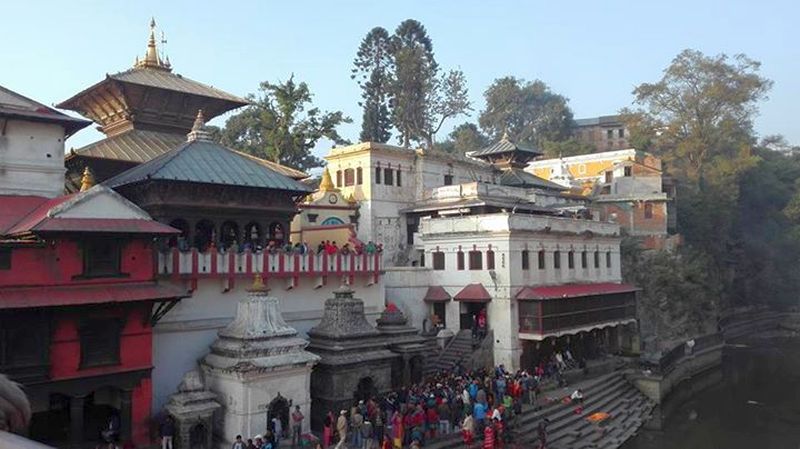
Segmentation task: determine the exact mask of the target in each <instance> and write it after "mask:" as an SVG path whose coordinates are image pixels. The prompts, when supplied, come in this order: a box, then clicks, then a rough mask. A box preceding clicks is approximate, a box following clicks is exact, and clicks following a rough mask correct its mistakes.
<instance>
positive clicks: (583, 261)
mask: <svg viewBox="0 0 800 449" xmlns="http://www.w3.org/2000/svg"><path fill="white" fill-rule="evenodd" d="M587 265H589V263H588V261H587V257H586V251H582V252H581V268H586V266H587Z"/></svg>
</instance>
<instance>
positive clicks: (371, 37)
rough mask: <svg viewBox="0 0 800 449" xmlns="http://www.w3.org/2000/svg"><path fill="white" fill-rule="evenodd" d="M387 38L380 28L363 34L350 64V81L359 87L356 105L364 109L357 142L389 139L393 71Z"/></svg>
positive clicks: (389, 39) (385, 32)
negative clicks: (364, 35) (358, 99)
mask: <svg viewBox="0 0 800 449" xmlns="http://www.w3.org/2000/svg"><path fill="white" fill-rule="evenodd" d="M391 50H392V49H391V38H390V37H389V33H388V32H387V31H386V30H385V29H384V28H382V27H375V28H373V29H372V30H370V32H369V33H367V35H366V37H364V40H362V41H361V45H360V46H359V47H358V52H357V53H356V58H355V60H354V61H353V70H352V75H351V78H353V79H355V80H356V81H357V82H358V87H360V88H361V99H362V101H361V102H360V103H359V106H361V107H362V108H363V109H364V114H363V119H362V121H361V134H360V135H359V139H360V140H361V141H364V142H367V141H370V142H380V143H385V142H387V141H388V140H389V138H390V137H391V128H392V122H391V118H390V115H389V100H390V89H391V83H392V74H393V72H394V59H393V57H392V53H391Z"/></svg>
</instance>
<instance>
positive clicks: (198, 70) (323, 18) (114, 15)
mask: <svg viewBox="0 0 800 449" xmlns="http://www.w3.org/2000/svg"><path fill="white" fill-rule="evenodd" d="M2 16H3V19H4V20H3V25H2V27H0V36H2V41H3V46H2V47H1V48H0V85H3V86H5V87H7V88H10V89H12V90H15V91H17V92H20V93H22V94H24V95H27V96H30V97H33V98H34V99H36V100H38V101H41V102H43V103H46V104H54V103H57V102H59V101H62V100H65V99H67V98H69V97H70V96H72V95H73V94H75V93H77V92H79V91H80V90H82V89H84V88H86V87H88V86H90V85H91V84H94V83H95V82H97V81H100V80H101V79H102V78H103V77H104V76H105V74H106V73H114V72H118V71H122V70H125V69H128V68H129V67H130V66H131V65H132V63H133V60H134V57H135V56H137V55H142V54H143V53H144V49H145V44H146V38H147V33H148V23H149V21H150V17H151V16H155V18H156V21H157V22H158V26H159V28H160V29H162V30H164V32H165V33H166V38H167V40H168V43H167V45H166V51H167V54H168V55H169V57H170V59H171V61H172V64H173V67H174V68H175V71H176V72H177V73H180V74H182V75H185V76H187V77H189V78H192V79H195V80H197V81H201V82H204V83H206V84H211V85H213V86H216V87H218V88H221V89H223V90H226V91H228V92H231V93H234V94H238V95H242V96H244V95H245V94H247V93H250V92H254V91H255V90H256V89H257V87H258V83H259V82H260V81H263V80H270V81H276V80H284V79H286V78H288V77H289V76H290V75H291V74H292V73H294V74H295V77H296V79H298V80H302V81H306V82H308V84H309V85H310V87H311V90H312V92H313V93H314V95H315V103H316V105H318V106H319V107H321V108H323V109H328V110H333V109H341V110H343V111H344V112H345V113H346V114H348V115H349V116H350V117H352V118H353V120H354V122H353V124H351V125H347V126H345V127H344V128H343V129H342V131H343V135H344V136H345V137H347V138H349V139H351V140H356V139H357V138H358V131H359V127H360V122H361V111H360V109H359V107H358V104H357V102H358V99H359V90H358V88H357V86H356V85H355V82H354V81H352V80H351V79H350V69H351V65H352V60H353V57H354V55H355V51H356V49H357V47H358V45H359V42H360V41H361V39H362V38H363V36H364V35H365V34H366V33H367V32H368V31H369V30H370V29H371V28H372V27H374V26H383V27H385V28H387V29H388V30H389V31H390V32H391V31H393V30H394V28H395V27H396V26H397V25H398V24H399V23H400V22H401V21H402V20H404V19H407V18H415V19H417V20H419V21H421V22H422V23H423V24H424V25H425V27H426V28H427V29H428V33H429V34H430V36H431V38H432V39H433V44H434V51H435V53H436V57H437V60H438V61H439V63H440V65H441V66H442V67H443V68H445V69H447V68H460V69H461V70H463V71H464V73H465V75H466V77H467V79H468V82H469V90H470V96H471V97H472V99H473V105H474V107H475V110H476V111H478V110H480V109H481V108H482V107H483V98H482V94H483V91H484V90H485V89H486V87H487V86H488V85H489V84H490V83H491V82H492V80H494V79H495V78H498V77H501V76H505V75H514V76H517V77H521V78H525V79H535V78H539V79H542V80H544V81H545V82H546V83H548V84H549V85H550V86H551V87H552V89H553V90H554V91H555V92H558V93H561V94H563V95H565V96H567V97H568V98H569V99H570V106H571V107H572V110H573V111H574V113H575V117H576V118H580V117H590V116H596V115H605V114H613V113H615V112H616V111H617V110H618V109H619V108H621V107H623V106H627V105H629V104H630V102H631V99H632V96H631V90H632V89H633V87H634V86H635V85H637V84H639V83H641V82H650V81H655V80H657V79H658V78H659V77H660V75H661V72H662V70H663V69H664V68H665V67H666V66H667V65H668V64H669V62H670V60H671V59H672V58H673V57H674V56H675V55H676V54H678V53H679V52H680V51H681V50H682V49H684V48H694V49H698V50H701V51H703V52H706V53H708V54H716V53H721V52H724V53H728V54H734V53H745V54H747V55H748V56H750V57H752V58H754V59H756V60H758V61H761V62H762V64H763V65H762V74H763V75H764V76H766V77H768V78H770V79H772V80H774V82H775V85H774V88H773V89H772V91H771V92H770V95H769V97H770V98H769V100H767V101H766V102H764V103H763V104H761V115H760V116H759V117H758V119H757V122H756V129H757V131H758V133H759V134H760V135H762V136H764V135H768V134H783V135H785V136H786V137H787V138H788V139H789V141H790V142H791V143H794V144H800V128H799V127H798V126H797V123H798V120H797V119H798V117H800V45H798V44H800V39H798V31H797V30H798V18H799V17H800V2H797V1H769V0H766V1H759V2H754V1H703V0H694V1H658V2H656V1H642V0H640V1H629V2H622V1H613V0H605V1H600V2H598V1H586V2H583V1H578V2H565V1H535V2H534V1H491V2H490V1H464V0H461V1H433V0H428V1H416V0H405V1H402V2H401V1H394V2H382V1H372V2H369V1H339V2H337V1H318V2H310V1H300V0H294V1H281V2H277V1H242V2H239V1H233V0H230V1H225V2H203V1H197V0H195V1H165V0H162V1H149V0H147V1H142V0H137V1H124V2H123V1H118V2H111V1H104V2H101V1H80V0H73V1H69V2H66V1H52V2H42V1H32V0H25V1H23V0H16V1H12V0H3V1H2ZM476 117H477V114H476V113H473V115H472V117H470V118H460V119H457V120H456V121H454V122H451V123H450V124H449V125H450V126H449V127H452V125H455V124H457V123H460V122H461V121H463V120H465V119H471V120H477V118H476ZM214 124H219V125H221V124H222V120H220V119H217V120H216V121H215V122H214ZM444 134H445V133H442V134H441V135H440V136H439V137H440V138H441V137H444ZM100 136H101V135H100V134H99V133H98V132H97V131H95V130H94V129H93V128H92V129H90V130H84V131H82V132H80V133H79V134H78V135H76V136H74V137H72V138H71V139H70V140H69V141H68V142H67V147H76V148H78V147H81V146H83V145H85V144H87V143H89V142H93V141H95V140H97V139H99V138H100ZM326 146H327V145H326ZM324 152H325V151H324V149H323V148H318V149H317V153H324Z"/></svg>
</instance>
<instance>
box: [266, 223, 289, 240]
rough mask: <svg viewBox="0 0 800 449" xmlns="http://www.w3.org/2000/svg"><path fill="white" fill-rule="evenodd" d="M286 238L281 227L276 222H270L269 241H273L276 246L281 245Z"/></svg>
mask: <svg viewBox="0 0 800 449" xmlns="http://www.w3.org/2000/svg"><path fill="white" fill-rule="evenodd" d="M285 237H286V235H285V233H284V229H283V225H282V224H280V223H278V222H272V223H271V224H270V225H269V239H270V240H272V241H274V242H275V243H276V244H282V243H283V242H284V238H285Z"/></svg>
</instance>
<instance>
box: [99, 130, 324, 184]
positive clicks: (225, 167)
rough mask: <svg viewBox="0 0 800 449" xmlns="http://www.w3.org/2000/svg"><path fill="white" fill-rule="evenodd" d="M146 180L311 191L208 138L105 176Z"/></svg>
mask: <svg viewBox="0 0 800 449" xmlns="http://www.w3.org/2000/svg"><path fill="white" fill-rule="evenodd" d="M144 180H164V181H185V182H195V183H201V184H219V185H233V186H242V187H256V188H265V189H275V190H285V191H291V192H304V193H307V192H311V191H312V189H311V188H309V187H308V186H306V185H305V184H302V183H300V182H297V181H295V180H294V179H291V178H290V177H288V176H286V175H283V174H281V173H278V172H277V171H276V170H274V169H272V168H270V167H268V166H267V165H266V164H263V163H262V162H260V161H257V160H255V158H253V157H251V156H247V155H243V154H242V153H239V152H237V151H234V150H231V149H229V148H225V147H223V146H222V145H219V144H217V143H215V142H212V141H210V140H205V139H198V140H194V141H190V142H187V143H185V144H183V145H182V146H180V147H178V148H176V149H174V150H170V151H168V152H166V153H164V154H162V155H160V156H158V157H156V158H155V159H152V160H150V161H147V162H145V163H143V164H141V165H138V166H136V167H133V168H131V169H129V170H127V171H124V172H122V173H120V174H119V175H117V176H115V177H113V178H111V179H109V180H106V181H105V183H104V184H106V185H108V186H110V187H114V188H116V187H120V186H123V185H127V184H133V183H137V182H140V181H144Z"/></svg>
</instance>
